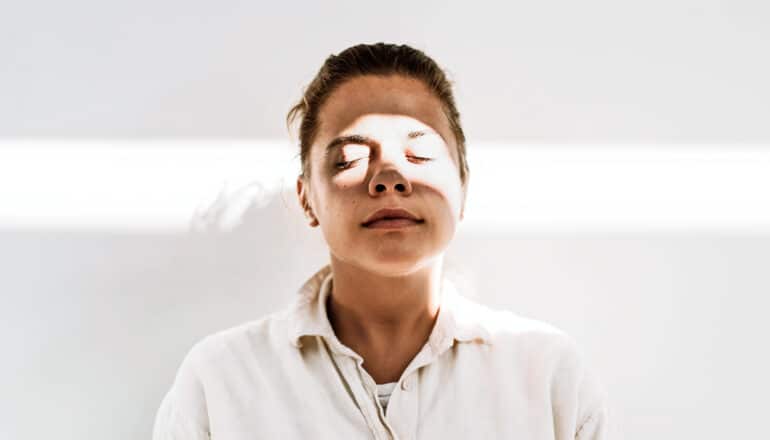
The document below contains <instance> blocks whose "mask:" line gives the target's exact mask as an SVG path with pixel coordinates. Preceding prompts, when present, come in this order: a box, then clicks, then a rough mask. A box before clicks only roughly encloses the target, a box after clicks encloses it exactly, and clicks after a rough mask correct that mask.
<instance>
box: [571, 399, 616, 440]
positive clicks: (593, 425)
mask: <svg viewBox="0 0 770 440" xmlns="http://www.w3.org/2000/svg"><path fill="white" fill-rule="evenodd" d="M607 438H608V436H607V408H606V407H604V406H602V407H599V408H597V409H596V410H595V411H594V412H593V413H591V415H589V416H588V418H587V419H586V420H585V421H584V422H583V424H582V425H581V426H580V427H579V428H578V430H577V433H575V440H605V439H607Z"/></svg>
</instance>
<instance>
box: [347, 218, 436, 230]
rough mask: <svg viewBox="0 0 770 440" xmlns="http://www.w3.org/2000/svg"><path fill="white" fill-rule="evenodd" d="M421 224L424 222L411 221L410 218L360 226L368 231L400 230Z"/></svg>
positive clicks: (388, 219)
mask: <svg viewBox="0 0 770 440" xmlns="http://www.w3.org/2000/svg"><path fill="white" fill-rule="evenodd" d="M423 223H425V220H412V219H410V218H404V217H394V218H382V219H379V220H374V221H371V222H368V223H364V224H363V225H362V226H363V227H365V228H369V229H402V228H410V227H415V226H418V225H421V224H423Z"/></svg>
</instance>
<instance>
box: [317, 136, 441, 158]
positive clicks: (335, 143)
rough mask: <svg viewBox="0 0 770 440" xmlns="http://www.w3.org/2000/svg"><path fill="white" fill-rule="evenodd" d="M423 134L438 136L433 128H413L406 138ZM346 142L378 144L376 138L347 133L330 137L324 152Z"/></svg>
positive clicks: (373, 145) (372, 145)
mask: <svg viewBox="0 0 770 440" xmlns="http://www.w3.org/2000/svg"><path fill="white" fill-rule="evenodd" d="M425 135H436V136H438V133H436V132H435V131H433V130H413V131H410V132H409V133H407V135H406V138H407V139H416V138H418V137H421V136H425ZM347 144H362V145H368V146H370V147H375V146H377V145H379V144H380V143H379V142H377V141H376V140H374V139H372V138H370V137H367V136H362V135H359V134H351V135H347V136H338V137H336V138H334V139H332V141H331V142H329V144H328V145H326V153H327V154H328V153H329V152H331V150H332V149H334V148H337V147H341V146H343V145H347Z"/></svg>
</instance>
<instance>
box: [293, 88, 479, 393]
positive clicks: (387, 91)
mask: <svg viewBox="0 0 770 440" xmlns="http://www.w3.org/2000/svg"><path fill="white" fill-rule="evenodd" d="M319 114H320V117H319V119H320V126H319V132H318V135H317V137H316V139H315V141H314V143H313V145H312V147H311V150H310V156H309V160H310V176H309V178H308V179H307V180H305V179H304V178H303V177H302V176H299V177H298V179H297V196H298V198H299V200H300V204H301V205H302V206H303V207H304V208H305V212H306V215H307V216H308V217H309V218H310V219H311V221H310V225H311V226H312V227H316V226H320V227H321V230H322V232H323V236H324V239H325V241H326V243H327V244H328V246H329V252H330V258H331V267H332V271H333V274H334V275H333V276H334V282H333V287H332V294H331V296H330V299H329V302H328V303H327V306H328V314H329V321H330V323H331V325H332V327H333V329H334V332H335V334H336V335H337V337H338V338H339V340H340V341H341V342H342V343H343V344H345V345H346V346H348V347H350V348H351V349H352V350H354V351H355V352H356V353H358V354H360V355H361V356H362V357H363V358H364V364H363V367H364V369H365V370H366V371H367V372H368V373H369V374H370V375H371V376H372V378H373V379H374V380H375V382H376V383H378V384H379V383H387V382H394V381H397V380H399V378H400V377H401V374H402V373H403V371H404V370H405V369H406V367H407V366H408V364H409V362H410V361H411V360H412V359H413V358H414V356H415V355H416V354H417V353H418V352H419V351H420V349H421V348H422V347H423V345H424V344H425V343H426V341H427V340H428V337H429V335H430V333H431V331H432V328H433V325H434V324H435V320H436V317H437V316H438V311H439V305H440V287H441V285H440V281H441V275H442V270H443V262H444V253H445V250H446V248H447V247H448V246H449V243H450V242H451V240H452V238H453V237H454V234H455V231H456V228H457V225H458V223H459V222H460V221H461V220H462V218H463V211H464V206H465V195H466V189H467V188H466V186H465V185H463V184H462V182H461V181H460V176H459V169H458V163H459V161H458V156H457V145H456V141H455V139H454V136H453V134H452V130H451V128H450V125H449V121H448V120H447V119H446V116H445V115H444V113H443V111H442V107H441V101H440V100H439V99H438V98H436V97H435V96H434V95H433V94H432V93H431V92H430V91H429V89H428V88H427V87H426V86H425V85H423V83H422V82H421V81H419V80H416V79H413V78H409V77H405V76H400V75H390V76H371V75H367V76H361V77H357V78H354V79H351V80H349V81H347V82H345V83H343V84H342V85H341V86H340V87H339V88H338V89H336V90H335V91H334V92H332V94H331V95H330V96H329V97H328V99H327V101H326V102H325V103H324V104H323V106H322V107H321V109H320V112H319ZM413 131H423V132H425V133H426V134H425V135H423V136H420V137H417V138H415V139H409V138H407V134H408V133H410V132H413ZM352 134H358V135H363V136H367V137H369V138H372V139H373V140H374V141H376V142H375V144H372V145H364V144H360V143H358V144H347V145H344V146H341V147H337V148H335V149H333V150H330V151H329V152H328V153H327V152H326V146H327V144H328V143H329V142H330V141H331V140H332V139H334V138H336V137H338V136H343V135H352ZM417 157H422V158H430V159H432V160H429V161H424V160H421V159H417ZM344 161H352V163H351V164H349V166H348V167H347V168H344V169H343V168H340V167H339V166H338V165H336V164H338V163H340V162H344ZM384 207H401V208H405V209H407V210H408V211H410V212H412V213H413V214H415V215H417V217H419V218H420V219H423V220H424V223H422V224H419V225H416V226H410V227H409V228H407V229H399V230H383V229H379V230H378V229H369V228H365V227H363V226H362V223H363V222H364V221H365V219H366V218H367V217H369V216H370V215H371V214H372V213H374V212H375V211H377V210H379V209H381V208H384Z"/></svg>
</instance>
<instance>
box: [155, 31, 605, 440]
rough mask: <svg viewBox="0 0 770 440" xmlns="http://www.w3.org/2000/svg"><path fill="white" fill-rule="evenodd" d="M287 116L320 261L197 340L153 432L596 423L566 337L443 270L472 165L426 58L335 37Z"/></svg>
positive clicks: (486, 431) (554, 427)
mask: <svg viewBox="0 0 770 440" xmlns="http://www.w3.org/2000/svg"><path fill="white" fill-rule="evenodd" d="M297 117H301V125H300V146H301V148H300V149H301V152H300V156H301V162H302V172H301V174H300V175H299V177H298V179H297V195H298V198H299V202H300V204H301V206H302V207H303V208H304V210H305V213H306V215H307V217H308V219H309V222H310V226H312V227H318V226H320V228H321V231H322V233H323V236H324V239H325V241H326V243H327V244H328V246H329V251H330V262H329V264H328V265H326V266H324V267H323V268H321V269H320V270H319V271H318V272H317V273H316V274H314V275H313V276H312V277H311V278H310V279H308V280H307V282H306V283H305V284H304V285H303V286H302V287H301V289H300V291H299V295H298V297H297V298H296V300H295V301H293V303H292V304H291V306H289V307H287V308H286V309H285V310H283V311H281V312H279V313H274V314H271V315H269V316H266V317H263V318H262V319H259V320H256V321H252V322H249V323H246V324H243V325H241V326H238V327H234V328H231V329H229V330H225V331H222V332H219V333H217V334H214V335H211V336H209V337H207V338H205V339H203V340H202V341H200V342H198V343H197V344H196V345H195V346H194V347H193V348H192V349H191V350H190V352H189V353H188V355H187V356H186V357H185V359H184V361H183V362H182V365H181V366H180V368H179V371H178V373H177V376H176V379H175V381H174V384H173V386H172V388H171V390H170V391H169V392H168V393H167V395H166V396H165V398H164V399H163V402H162V403H161V406H160V409H159V410H158V414H157V417H156V421H155V429H154V438H155V439H156V440H160V439H180V440H181V439H185V440H191V439H204V438H213V439H215V440H219V439H221V440H224V439H232V440H246V439H255V438H281V439H307V438H313V439H316V438H318V439H327V438H328V439H341V438H344V439H358V438H375V439H402V440H407V439H410V440H411V439H466V438H474V439H493V438H511V439H513V438H519V439H602V438H604V437H605V436H606V420H607V409H606V406H605V405H606V404H605V398H604V393H603V392H602V388H601V386H600V385H599V384H598V382H597V381H596V379H595V378H594V376H593V375H592V374H590V372H589V371H588V370H587V368H586V367H585V365H584V363H583V361H582V359H581V356H580V354H579V353H580V352H579V350H578V349H577V348H576V347H575V344H574V343H573V341H572V339H571V338H569V337H568V336H567V335H565V334H564V333H563V332H561V331H559V330H558V329H556V328H554V327H552V326H550V325H548V324H545V323H542V322H538V321H534V320H530V319H525V318H523V317H520V316H518V315H515V314H513V313H511V312H508V311H502V310H492V309H490V308H487V307H485V306H483V305H480V304H477V303H474V302H472V301H471V300H469V299H466V298H464V297H463V296H462V294H461V292H458V291H457V288H456V287H455V286H454V285H453V284H452V283H451V281H449V280H448V279H447V277H446V276H445V271H444V265H443V263H444V252H445V250H446V249H447V247H448V245H449V243H450V241H451V240H452V238H453V237H454V233H455V230H456V227H457V224H458V222H460V221H461V220H462V218H463V212H464V207H465V196H466V191H467V188H468V177H469V172H468V165H467V163H466V160H465V137H464V135H463V131H462V128H461V126H460V119H459V113H458V111H457V109H456V107H455V103H454V98H453V95H452V91H451V85H450V83H449V82H448V81H447V79H446V77H445V75H444V73H443V72H442V70H441V69H440V68H439V67H438V66H437V65H436V63H435V62H434V61H433V60H432V59H430V58H429V57H427V56H426V55H425V54H424V53H423V52H421V51H419V50H415V49H413V48H411V47H408V46H405V45H400V46H397V45H389V44H384V43H378V44H374V45H363V44H362V45H357V46H354V47H351V48H348V49H346V50H345V51H343V52H341V53H340V54H338V55H336V56H335V55H332V56H330V57H329V58H327V59H326V61H325V63H324V65H323V66H322V67H321V69H320V71H319V72H318V75H317V76H316V77H315V79H314V80H313V81H312V82H311V84H310V85H309V86H308V88H307V89H306V90H305V93H304V97H303V98H302V100H301V101H300V102H299V103H298V104H297V105H296V106H294V107H293V108H292V109H291V110H290V112H289V114H288V116H287V121H288V122H289V123H291V122H292V121H293V120H295V119H296V118H297Z"/></svg>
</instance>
